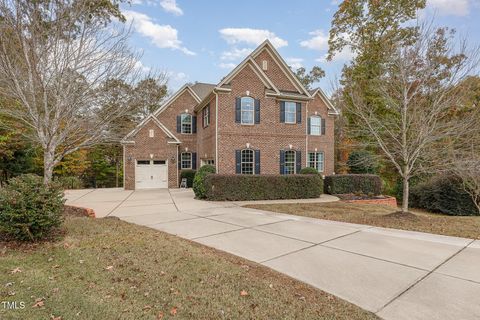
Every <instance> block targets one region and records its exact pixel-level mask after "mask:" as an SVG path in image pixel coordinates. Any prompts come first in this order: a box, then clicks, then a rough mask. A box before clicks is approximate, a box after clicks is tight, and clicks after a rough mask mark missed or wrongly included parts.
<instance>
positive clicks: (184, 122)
mask: <svg viewBox="0 0 480 320" xmlns="http://www.w3.org/2000/svg"><path fill="white" fill-rule="evenodd" d="M181 132H182V133H192V115H191V114H188V113H184V114H182V115H181Z"/></svg>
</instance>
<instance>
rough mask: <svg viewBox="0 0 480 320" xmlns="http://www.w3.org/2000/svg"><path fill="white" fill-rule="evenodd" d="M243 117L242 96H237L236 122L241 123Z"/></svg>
mask: <svg viewBox="0 0 480 320" xmlns="http://www.w3.org/2000/svg"><path fill="white" fill-rule="evenodd" d="M241 119H242V101H241V99H240V98H235V122H236V123H240V122H241Z"/></svg>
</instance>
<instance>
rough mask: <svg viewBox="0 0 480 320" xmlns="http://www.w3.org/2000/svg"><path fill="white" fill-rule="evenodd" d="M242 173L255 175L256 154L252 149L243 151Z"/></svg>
mask: <svg viewBox="0 0 480 320" xmlns="http://www.w3.org/2000/svg"><path fill="white" fill-rule="evenodd" d="M241 173H242V174H254V173H255V153H254V151H253V150H251V149H245V150H242V159H241Z"/></svg>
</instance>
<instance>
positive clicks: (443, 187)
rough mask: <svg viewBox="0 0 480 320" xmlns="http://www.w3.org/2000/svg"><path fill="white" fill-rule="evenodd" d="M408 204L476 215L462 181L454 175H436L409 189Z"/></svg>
mask: <svg viewBox="0 0 480 320" xmlns="http://www.w3.org/2000/svg"><path fill="white" fill-rule="evenodd" d="M409 202H410V206H411V207H414V208H420V209H426V210H428V211H432V212H440V213H444V214H448V215H453V216H478V215H480V213H479V212H478V209H477V207H476V206H475V204H474V202H473V200H472V198H471V197H470V195H469V194H468V193H467V192H466V191H465V190H464V189H463V186H462V181H461V180H460V179H459V178H457V177H454V176H436V177H433V178H431V179H430V180H428V181H426V182H422V183H419V184H417V185H416V186H415V187H413V188H411V189H410V198H409Z"/></svg>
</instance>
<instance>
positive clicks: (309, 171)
mask: <svg viewBox="0 0 480 320" xmlns="http://www.w3.org/2000/svg"><path fill="white" fill-rule="evenodd" d="M300 174H319V173H318V171H317V169H315V168H312V167H305V168H302V170H300Z"/></svg>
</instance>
